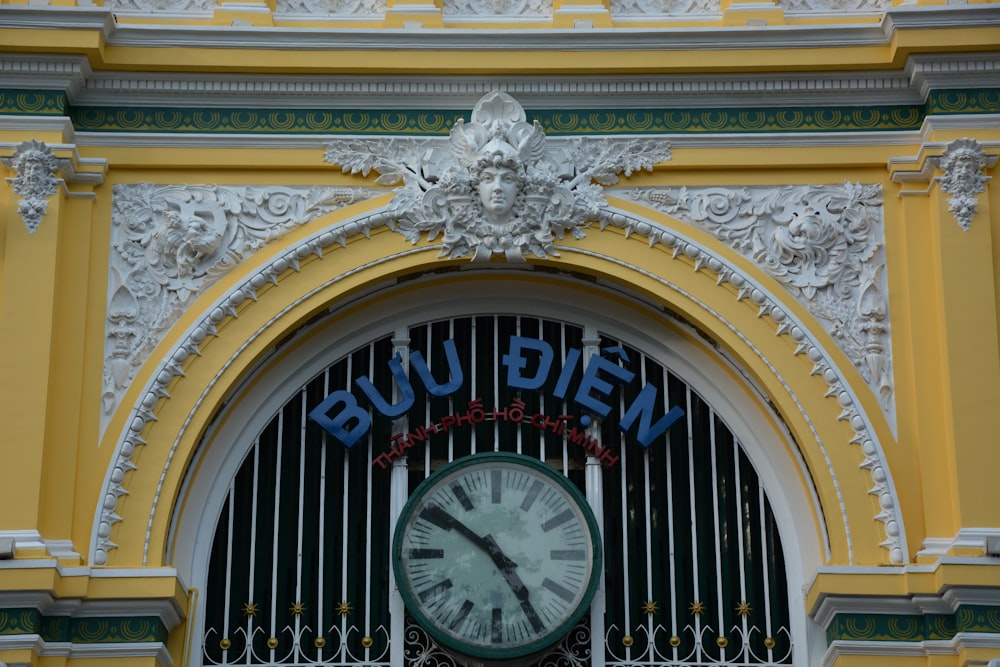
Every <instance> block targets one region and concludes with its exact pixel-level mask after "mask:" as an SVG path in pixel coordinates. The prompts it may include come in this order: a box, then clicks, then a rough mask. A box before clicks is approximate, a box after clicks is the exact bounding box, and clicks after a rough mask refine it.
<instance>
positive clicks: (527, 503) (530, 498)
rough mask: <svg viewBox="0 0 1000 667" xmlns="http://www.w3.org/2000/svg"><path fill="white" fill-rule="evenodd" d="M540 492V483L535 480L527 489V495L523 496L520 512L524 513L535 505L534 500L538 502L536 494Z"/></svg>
mask: <svg viewBox="0 0 1000 667" xmlns="http://www.w3.org/2000/svg"><path fill="white" fill-rule="evenodd" d="M541 492H542V483H541V482H539V481H538V480H537V479H536V480H535V481H534V482H533V483H532V485H531V487H530V488H529V489H528V493H527V495H526V496H524V500H523V501H522V502H521V510H522V511H525V512H527V511H528V510H530V509H531V506H532V505H534V504H535V501H536V500H538V494H539V493H541Z"/></svg>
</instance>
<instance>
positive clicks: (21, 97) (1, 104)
mask: <svg viewBox="0 0 1000 667" xmlns="http://www.w3.org/2000/svg"><path fill="white" fill-rule="evenodd" d="M67 103H68V100H67V97H66V93H64V92H62V91H61V90H17V89H11V88H8V89H0V114H3V115H17V116H24V115H27V116H65V115H66V107H67Z"/></svg>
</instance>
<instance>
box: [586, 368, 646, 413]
mask: <svg viewBox="0 0 1000 667" xmlns="http://www.w3.org/2000/svg"><path fill="white" fill-rule="evenodd" d="M600 371H605V372H607V373H608V374H609V375H611V376H613V377H614V378H615V379H616V380H619V381H620V382H621V383H622V384H627V383H629V382H631V381H632V378H634V377H635V373H633V372H632V371H630V370H628V369H627V368H622V367H621V366H619V365H618V364H616V363H614V362H611V361H608V360H607V359H605V358H604V357H599V356H597V355H594V356H593V357H591V358H590V361H589V362H588V363H587V368H586V369H584V371H583V380H581V381H580V386H579V387H577V390H576V396H575V397H574V400H575V401H576V402H577V403H579V404H580V405H582V406H583V407H584V408H585V409H587V410H590V411H591V412H593V413H596V414H599V415H601V416H602V417H607V416H608V413H609V412H611V406H610V405H608V404H607V403H604V402H603V401H602V400H601V398H606V397H607V396H610V395H611V390H612V389H614V387H613V386H612V385H611V383H610V382H608V381H607V380H605V379H604V378H602V377H600V375H598V373H600ZM593 392H597V395H596V396H595V395H594V394H593Z"/></svg>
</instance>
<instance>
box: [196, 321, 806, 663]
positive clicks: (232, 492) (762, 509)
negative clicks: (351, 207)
mask: <svg viewBox="0 0 1000 667" xmlns="http://www.w3.org/2000/svg"><path fill="white" fill-rule="evenodd" d="M512 335H521V336H526V337H532V338H539V339H543V340H545V341H546V342H548V343H549V345H551V346H552V348H553V350H554V351H555V353H556V357H557V359H565V358H566V355H567V353H568V351H569V350H571V349H573V348H577V349H581V350H583V358H587V355H589V354H595V353H600V350H602V349H605V348H615V347H620V348H621V349H622V350H623V351H624V354H623V355H622V357H623V358H624V359H625V361H623V365H625V366H626V367H627V368H629V369H630V370H631V371H633V372H634V373H635V380H634V381H633V382H632V383H631V384H630V385H628V386H625V387H622V388H621V389H620V390H616V391H615V393H614V394H613V396H612V397H611V400H613V401H617V402H619V403H620V405H621V407H622V408H623V409H624V406H625V405H626V404H628V403H629V402H630V401H632V400H633V399H634V398H635V396H636V395H638V392H639V390H640V388H641V387H642V386H644V385H645V384H646V383H647V382H648V383H650V384H652V385H654V386H656V388H657V389H658V392H659V394H658V395H659V396H661V397H663V399H664V403H663V408H664V410H666V409H669V407H670V406H672V405H677V404H679V405H680V406H681V407H683V408H684V410H685V413H686V416H685V418H684V419H682V420H681V422H678V423H676V424H674V426H673V427H672V428H671V429H670V430H669V431H668V432H667V434H666V435H664V436H661V437H660V438H659V439H658V440H657V441H656V442H654V443H653V444H652V445H650V446H649V448H648V449H642V448H641V447H639V446H638V445H636V444H635V442H634V438H633V437H632V436H630V435H628V434H625V433H622V432H621V431H620V430H619V429H618V425H617V423H616V422H615V418H614V415H615V414H616V412H618V413H620V412H621V411H612V413H611V416H610V417H609V418H608V419H605V420H604V421H603V422H602V424H601V429H600V433H601V444H602V446H605V447H611V448H613V449H614V453H615V455H618V456H620V460H619V461H618V462H617V464H616V465H614V466H613V467H610V468H607V469H603V470H602V469H601V468H599V467H598V466H596V465H595V464H594V460H593V459H590V465H589V466H588V457H587V452H586V451H585V449H584V448H583V447H581V446H580V445H579V443H573V442H570V441H568V440H567V439H566V435H565V433H563V434H561V435H560V434H557V433H556V432H554V429H551V428H549V429H545V428H538V427H537V424H536V425H532V421H531V419H530V418H527V419H523V420H520V421H515V420H511V419H499V418H495V417H496V413H499V412H500V411H502V410H507V409H508V408H509V407H510V406H514V405H516V406H519V409H521V410H522V411H523V413H524V414H525V415H527V416H529V417H530V416H533V415H540V416H546V417H550V418H555V417H557V416H560V415H567V412H569V413H572V410H571V409H570V406H568V405H567V404H566V403H565V402H564V401H562V400H558V399H555V398H554V397H553V393H554V388H555V382H556V377H555V375H556V374H551V375H552V377H550V378H549V379H548V381H547V382H546V384H545V385H544V386H543V387H542V388H541V390H539V391H537V392H535V391H532V392H515V391H513V390H511V389H509V388H508V387H507V386H506V383H505V382H503V381H501V376H500V375H499V373H500V372H503V371H505V369H504V368H503V367H502V366H501V363H500V362H501V355H502V354H503V352H504V351H505V350H506V349H507V346H508V342H509V339H510V337H511V336H512ZM446 339H452V340H454V341H455V343H456V349H457V350H458V351H459V356H460V359H461V363H462V368H463V369H464V372H465V382H463V384H462V386H461V387H460V388H459V390H458V391H456V392H455V393H454V394H452V395H450V396H447V397H435V396H431V395H429V394H428V393H427V392H426V390H425V389H424V387H423V386H422V384H421V383H419V382H417V381H414V382H413V383H412V384H413V389H414V393H415V400H414V403H413V406H412V408H411V409H410V410H409V411H408V412H407V413H406V414H405V416H403V417H401V418H399V419H397V420H396V421H395V422H394V423H388V420H378V419H376V420H373V424H372V430H371V432H370V433H369V435H368V437H367V440H366V441H362V442H359V443H358V444H356V445H355V446H354V447H353V448H351V449H350V450H346V449H344V448H342V447H340V446H339V445H335V444H333V443H332V442H328V441H327V438H326V436H325V435H324V433H323V432H322V430H321V429H320V428H319V427H317V426H316V425H315V424H313V423H312V422H311V421H309V420H308V419H307V418H306V415H307V413H308V411H309V410H310V409H312V408H313V407H314V406H315V405H317V404H318V403H319V402H321V401H322V399H323V398H324V397H325V396H327V395H328V394H330V393H331V392H333V391H335V390H337V389H346V388H349V387H350V386H351V381H352V380H353V379H355V378H357V377H358V376H361V375H366V376H368V377H370V378H371V379H372V381H373V384H374V385H375V387H376V388H377V389H378V390H379V391H380V393H381V394H382V396H384V397H386V399H387V400H392V399H393V398H394V389H393V383H392V378H391V374H390V372H389V370H388V367H387V362H388V361H389V359H391V358H392V357H393V355H394V354H396V353H397V352H400V353H401V354H402V355H404V356H405V355H406V354H407V353H408V351H420V352H421V354H422V355H423V356H424V358H425V359H426V360H427V364H428V367H429V369H430V371H431V373H432V375H433V376H434V377H435V378H438V379H439V381H441V380H443V379H446V378H447V377H448V366H447V362H446V360H445V359H444V354H443V352H442V344H443V341H444V340H446ZM498 369H500V371H498ZM581 376H582V370H581V368H577V369H576V371H574V374H573V377H572V379H571V385H575V384H576V383H578V382H579V381H580V378H581ZM567 395H572V393H570V394H567ZM477 399H478V400H479V401H480V403H479V405H481V406H482V410H483V412H484V413H485V414H486V415H487V417H488V418H485V419H482V420H480V421H478V423H472V422H463V423H461V424H458V425H455V426H452V427H451V428H448V429H447V430H446V431H444V432H441V433H438V434H436V435H430V436H428V437H427V438H426V440H424V441H422V442H420V443H419V445H418V446H415V447H413V448H412V449H409V451H408V452H407V456H406V457H405V459H399V460H397V461H395V462H394V463H393V465H392V466H385V469H383V466H384V465H385V464H384V461H385V460H386V457H385V453H386V452H387V451H388V450H389V449H390V446H391V443H392V442H393V439H392V436H393V434H398V433H408V432H409V433H412V432H419V429H420V427H421V426H427V425H433V424H440V423H441V422H442V420H443V419H445V418H446V417H448V416H449V415H455V414H459V413H463V412H465V413H466V414H468V412H467V411H468V410H469V405H470V403H473V402H474V401H476V400H477ZM578 416H579V415H577V417H578ZM538 421H539V423H541V420H538ZM495 450H499V451H516V452H520V453H523V454H526V455H529V456H533V457H537V458H539V459H540V460H543V461H547V462H548V463H550V464H551V465H553V466H554V467H556V468H557V469H559V470H561V471H562V472H563V474H565V475H567V477H569V479H571V480H572V481H573V482H574V483H575V484H577V485H578V486H579V487H580V488H581V490H584V491H585V493H586V494H587V497H588V499H590V500H591V502H592V503H593V504H597V505H599V507H595V510H596V511H597V513H598V516H599V517H603V530H604V535H605V561H606V562H605V585H604V590H605V595H604V596H603V598H602V597H601V596H598V598H596V599H595V603H594V606H593V608H592V610H591V614H590V615H589V617H585V619H589V622H588V623H587V624H585V627H581V628H579V629H578V630H577V631H574V632H573V633H571V636H570V637H568V638H567V640H566V641H565V642H563V643H562V644H560V645H559V646H556V647H554V649H553V650H552V651H551V652H550V653H549V654H548V655H547V656H543V657H542V658H540V659H539V661H538V663H539V664H540V665H555V664H559V665H581V666H583V665H593V666H594V667H599V666H600V665H650V666H653V665H678V666H680V665H688V666H695V667H697V666H701V665H706V666H707V665H720V664H724V665H776V664H788V663H790V662H791V654H792V648H791V638H790V635H789V630H788V606H787V604H788V603H787V592H786V583H785V580H784V566H783V557H782V552H781V546H780V542H779V540H778V537H777V530H776V527H775V525H774V518H773V516H772V513H771V509H770V507H769V505H768V503H767V499H766V497H765V494H764V492H763V489H762V488H761V487H760V485H759V483H758V480H757V475H756V472H755V471H754V469H753V466H752V465H751V463H750V462H749V460H748V459H747V458H746V456H745V455H744V454H743V451H742V449H741V447H740V445H739V443H738V442H737V440H736V439H735V438H734V436H733V434H732V433H731V432H730V431H729V429H728V428H727V427H726V426H725V424H724V423H723V422H722V420H721V419H720V418H719V417H718V415H716V414H715V413H714V411H713V410H712V409H711V408H710V407H709V406H708V405H706V404H705V402H704V401H702V400H701V398H699V397H698V395H697V394H696V393H695V392H693V391H691V389H690V388H689V387H688V386H687V385H686V384H685V383H684V382H683V381H682V380H681V379H679V378H677V377H675V376H674V375H673V374H671V373H670V372H669V371H667V370H666V369H664V368H663V367H662V366H660V365H659V364H658V363H656V362H655V361H654V360H653V359H651V358H649V357H646V356H645V355H643V354H642V353H640V352H639V351H638V350H635V349H632V348H630V347H628V346H627V345H624V344H623V342H621V341H616V340H612V339H609V338H607V337H602V336H600V335H599V333H598V332H596V331H590V330H587V329H584V328H582V327H578V326H572V325H567V324H564V323H561V322H553V321H548V320H541V319H537V318H528V317H518V316H493V315H491V316H481V317H465V318H455V319H450V320H445V321H439V322H433V323H429V324H423V325H419V326H414V327H411V328H409V329H403V330H400V331H397V332H394V333H393V334H392V335H386V336H384V337H382V338H380V339H379V340H377V341H375V342H373V343H371V344H369V345H366V346H365V347H363V348H360V349H358V350H357V351H355V352H354V353H352V354H351V355H348V356H347V357H345V358H343V359H340V360H338V361H336V362H335V363H334V364H333V365H332V366H330V368H328V369H327V370H326V371H325V372H324V373H322V374H320V375H319V376H318V377H316V378H314V379H313V380H312V381H310V382H309V383H308V384H307V385H306V386H304V387H303V388H302V389H301V390H300V391H299V392H297V393H296V395H295V396H293V397H291V398H290V400H289V401H288V402H287V403H286V404H285V405H284V406H283V408H282V409H281V410H280V411H279V413H278V414H277V415H275V416H274V418H273V419H272V420H271V422H270V424H269V425H268V426H267V428H265V429H264V431H263V432H262V433H261V434H260V435H259V436H258V437H257V439H256V440H255V441H254V442H253V443H249V445H248V454H247V456H246V459H245V461H244V463H243V465H242V467H241V468H240V470H239V472H238V473H237V475H236V477H235V478H234V479H233V480H232V481H231V482H230V487H229V495H228V499H227V501H226V503H225V506H224V508H223V511H222V514H221V516H220V519H219V523H218V527H217V530H216V536H215V542H214V544H213V549H212V555H211V563H210V569H209V575H208V582H207V586H206V591H207V593H206V619H205V629H204V634H203V651H202V661H203V664H231V665H235V664H241V665H291V666H298V665H303V666H304V665H320V664H324V665H388V664H390V663H392V662H395V663H397V664H403V663H405V664H412V665H416V664H453V661H452V659H451V658H450V656H448V655H447V654H445V653H443V652H442V651H441V650H440V649H439V648H438V647H436V646H435V645H434V644H433V642H432V641H430V639H429V638H428V637H426V636H425V635H423V634H422V632H421V631H420V629H419V628H416V627H415V626H412V625H405V623H406V621H405V619H404V615H403V614H402V613H400V612H397V613H395V614H390V608H391V604H390V592H391V591H390V574H389V544H390V538H391V526H392V524H393V523H394V516H393V515H392V513H393V511H394V509H393V506H392V503H391V500H390V499H391V498H392V497H393V494H394V493H395V494H396V497H400V496H402V497H404V498H405V497H406V495H407V494H408V493H409V492H410V491H412V490H413V489H414V488H415V487H416V485H417V484H418V483H419V482H420V481H421V480H422V479H423V478H424V477H426V476H427V475H429V474H431V473H432V472H433V471H434V470H435V469H437V468H438V467H440V466H441V465H443V464H445V463H447V462H449V461H452V460H454V459H456V458H460V457H462V456H466V455H469V454H474V453H476V452H482V451H495ZM380 457H382V460H383V463H380V462H379V461H380ZM393 470H394V471H395V472H393ZM595 470H597V471H599V472H596V473H595V472H594V471H595ZM399 473H402V474H399ZM394 485H396V486H398V487H400V488H393V486H394ZM402 487H405V488H402ZM393 642H396V643H397V644H398V645H397V647H396V650H395V651H394V650H393V646H392V644H393ZM393 656H395V658H393Z"/></svg>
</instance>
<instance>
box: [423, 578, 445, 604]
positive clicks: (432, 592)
mask: <svg viewBox="0 0 1000 667" xmlns="http://www.w3.org/2000/svg"><path fill="white" fill-rule="evenodd" d="M449 588H451V579H445V580H444V581H442V582H440V583H437V584H434V585H433V586H430V587H428V588H425V589H424V590H422V591H419V592H418V593H417V596H419V597H420V601H421V602H427V601H428V600H430V599H431V598H432V597H437V596H438V595H441V594H442V593H444V592H445V591H446V590H448V589H449Z"/></svg>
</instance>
